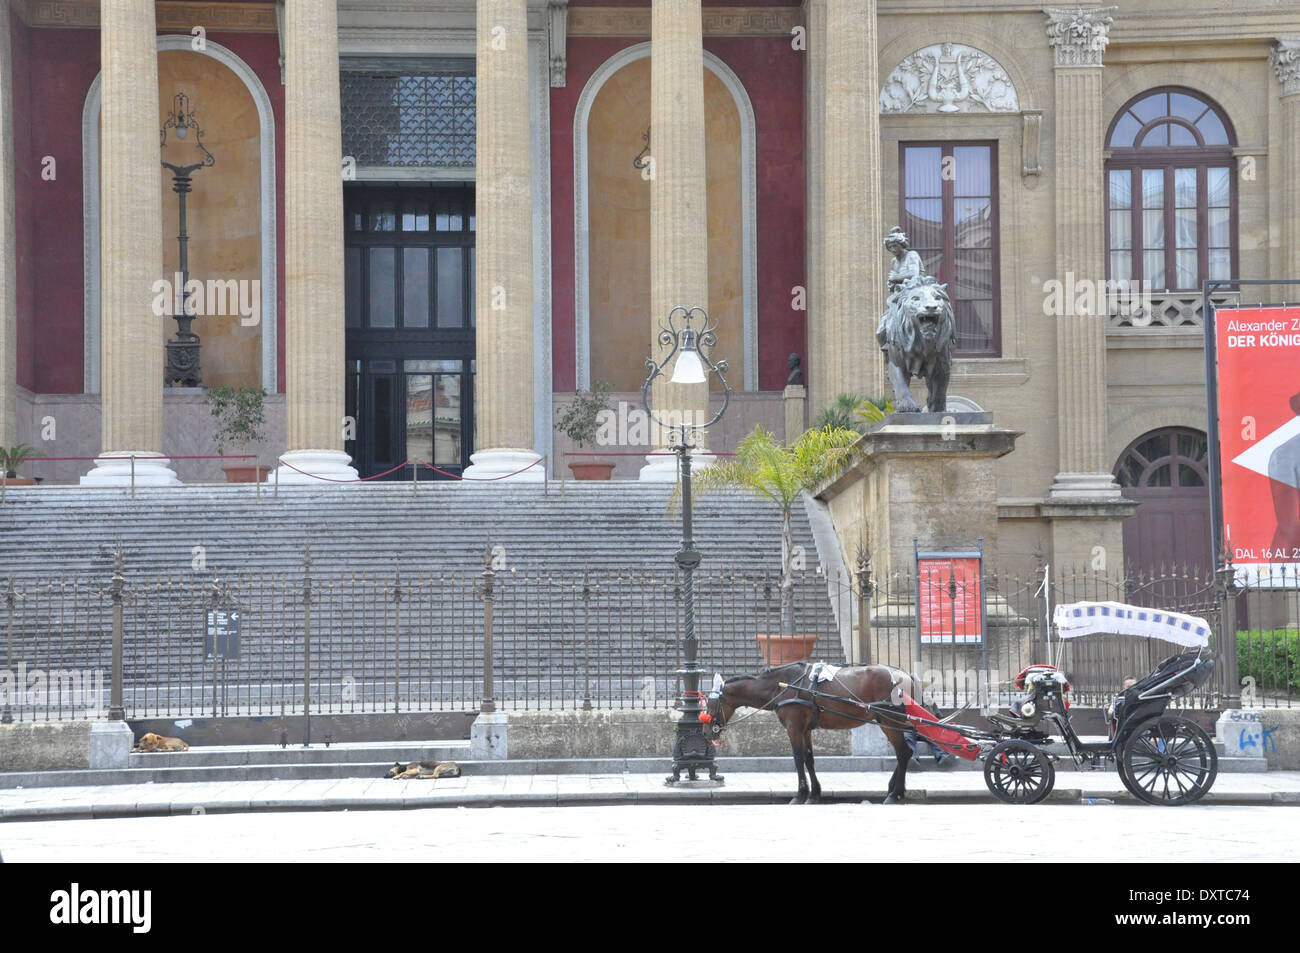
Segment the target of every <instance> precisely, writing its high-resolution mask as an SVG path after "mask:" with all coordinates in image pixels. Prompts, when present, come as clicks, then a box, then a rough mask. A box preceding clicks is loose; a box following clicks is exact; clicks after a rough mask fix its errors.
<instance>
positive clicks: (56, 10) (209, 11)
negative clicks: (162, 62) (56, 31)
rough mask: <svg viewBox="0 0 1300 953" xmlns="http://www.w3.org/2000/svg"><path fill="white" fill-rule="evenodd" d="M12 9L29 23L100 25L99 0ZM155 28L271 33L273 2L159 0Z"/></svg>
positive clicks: (45, 0)
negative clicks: (197, 27) (184, 0)
mask: <svg viewBox="0 0 1300 953" xmlns="http://www.w3.org/2000/svg"><path fill="white" fill-rule="evenodd" d="M13 7H14V10H15V11H16V12H17V13H18V16H19V18H20V19H21V20H22V21H23V23H25V24H27V26H30V27H55V28H63V29H88V30H94V29H98V28H99V2H98V0H14V4H13ZM155 10H156V15H157V19H158V29H159V30H162V31H172V30H181V31H184V32H186V33H188V32H189V31H190V30H191V29H193V28H194V27H196V26H201V27H203V29H204V30H206V31H208V32H209V33H214V32H229V33H274V32H276V23H275V4H274V3H196V2H182V0H158V3H157V4H156V6H155Z"/></svg>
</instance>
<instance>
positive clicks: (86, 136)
mask: <svg viewBox="0 0 1300 953" xmlns="http://www.w3.org/2000/svg"><path fill="white" fill-rule="evenodd" d="M193 39H194V38H193V37H191V36H190V35H189V34H183V35H182V34H168V35H164V36H159V37H158V44H157V49H158V52H159V53H162V52H167V51H185V52H192V53H194V54H195V55H201V56H208V57H211V58H212V59H214V60H216V61H217V62H219V63H221V64H222V65H224V66H226V67H228V68H229V69H230V70H231V72H233V73H234V74H235V76H237V77H238V78H239V79H240V81H241V82H242V83H243V84H244V86H245V87H246V88H247V90H248V92H249V95H251V96H252V99H253V103H254V105H255V106H256V108H257V120H258V129H259V142H258V152H259V161H258V171H259V182H258V192H259V196H258V209H259V218H260V227H259V235H260V237H261V242H260V244H261V248H260V254H259V256H258V260H259V264H260V280H261V300H260V307H261V315H260V332H261V361H260V365H261V385H262V387H263V388H264V389H265V390H266V391H268V392H269V393H275V391H276V389H277V375H276V337H277V335H276V331H277V322H278V319H279V314H278V306H277V302H278V291H277V288H278V281H277V270H276V232H275V228H276V209H275V114H274V112H273V110H272V108H271V98H270V96H268V95H267V92H266V88H265V87H264V86H263V85H262V81H261V80H260V79H259V78H258V76H257V74H256V73H255V72H254V71H253V69H252V68H251V67H250V66H249V65H248V64H247V63H245V62H244V61H243V60H242V59H241V58H240V57H239V56H238V55H237V54H235V53H234V52H232V51H231V50H229V49H227V48H226V47H224V46H222V45H221V44H219V43H215V42H213V41H212V40H208V41H207V42H206V44H205V48H204V49H203V50H193V49H192V48H191V43H192V42H193ZM101 83H102V74H99V75H96V76H95V79H94V81H93V82H92V83H91V84H90V90H89V91H88V92H87V93H86V102H85V106H84V107H83V108H82V113H81V149H82V166H81V167H82V208H83V212H84V214H83V249H84V255H83V269H82V274H83V283H84V295H83V300H84V329H85V330H84V337H83V340H84V361H85V363H84V377H83V385H82V390H83V391H84V392H85V393H87V394H97V393H99V388H100V334H99V113H100V105H101V102H102V99H103V93H102V89H101ZM162 105H163V106H164V112H165V107H166V103H165V102H164V103H163V104H162ZM199 118H200V121H202V116H200V117H199ZM218 161H219V160H218ZM163 174H164V179H166V178H167V173H166V172H165V170H164V173H163ZM167 226H168V218H167V216H166V215H164V219H163V241H164V243H166V242H167V240H168V236H169V229H168V227H167ZM171 235H172V239H173V242H174V229H173V230H172V231H171ZM193 277H196V278H197V277H199V275H197V274H195V275H193ZM196 330H197V331H198V333H199V334H200V336H202V334H203V330H202V327H201V326H199V327H196ZM161 373H162V368H159V376H160V377H161Z"/></svg>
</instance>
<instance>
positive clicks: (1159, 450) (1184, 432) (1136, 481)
mask: <svg viewBox="0 0 1300 953" xmlns="http://www.w3.org/2000/svg"><path fill="white" fill-rule="evenodd" d="M1208 449H1209V443H1208V441H1207V440H1206V436H1205V434H1204V433H1203V432H1201V431H1199V430H1193V429H1191V428H1189V427H1164V428H1161V429H1160V430H1152V431H1149V432H1148V433H1145V434H1143V435H1142V436H1141V437H1138V438H1137V439H1136V440H1134V441H1133V442H1132V443H1131V444H1129V446H1128V448H1127V449H1126V450H1125V451H1124V452H1123V453H1122V454H1120V458H1119V462H1118V463H1117V464H1116V465H1115V480H1116V482H1118V483H1119V485H1120V486H1121V487H1122V488H1123V494H1124V496H1125V497H1127V498H1128V499H1130V500H1137V501H1138V502H1139V503H1140V504H1141V505H1140V506H1139V507H1138V510H1137V513H1136V514H1134V515H1133V516H1131V517H1129V518H1128V519H1127V520H1125V521H1124V560H1125V564H1126V568H1128V569H1129V570H1130V571H1137V572H1140V573H1145V574H1163V573H1165V572H1168V571H1169V570H1170V569H1172V568H1173V567H1177V568H1178V569H1179V570H1180V571H1181V570H1182V569H1183V568H1184V567H1186V568H1187V569H1188V570H1189V571H1192V572H1194V573H1196V574H1203V573H1207V572H1210V571H1211V570H1212V569H1213V564H1212V561H1211V558H1210V550H1211V548H1212V544H1211V542H1210V539H1211V537H1210V492H1209V475H1208V472H1207V469H1206V456H1207V452H1208Z"/></svg>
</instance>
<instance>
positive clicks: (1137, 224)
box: [1105, 86, 1238, 291]
mask: <svg viewBox="0 0 1300 953" xmlns="http://www.w3.org/2000/svg"><path fill="white" fill-rule="evenodd" d="M1170 93H1180V94H1182V95H1184V96H1188V97H1191V98H1193V99H1195V100H1197V101H1198V102H1200V103H1201V104H1203V105H1204V106H1205V110H1204V111H1203V112H1201V113H1200V114H1199V115H1198V116H1197V117H1196V119H1195V120H1192V121H1189V120H1187V119H1184V118H1183V117H1180V116H1176V115H1173V114H1172V113H1171V112H1170V111H1169V110H1166V111H1165V112H1164V113H1163V114H1161V115H1159V116H1156V117H1154V118H1152V119H1150V120H1146V121H1143V120H1141V118H1140V117H1138V116H1137V115H1135V114H1133V113H1131V112H1130V110H1131V109H1132V108H1133V107H1134V106H1136V105H1137V104H1139V103H1141V102H1142V101H1143V100H1145V99H1147V98H1149V97H1151V96H1154V95H1157V94H1170ZM1207 113H1212V114H1213V115H1214V116H1215V117H1216V118H1217V119H1218V121H1219V122H1220V123H1222V125H1223V129H1224V133H1225V136H1226V138H1227V142H1226V143H1223V144H1212V145H1206V144H1205V138H1204V136H1203V135H1202V132H1201V130H1200V129H1199V128H1198V126H1197V124H1198V123H1200V122H1201V120H1202V119H1204V118H1205V116H1206V115H1207ZM1126 116H1132V118H1134V119H1136V120H1137V121H1138V122H1141V123H1142V125H1141V127H1140V128H1139V129H1138V130H1137V132H1136V133H1135V134H1134V137H1133V142H1134V143H1135V145H1133V146H1113V145H1112V143H1113V142H1114V138H1115V134H1116V129H1117V127H1118V126H1119V124H1120V122H1121V121H1123V120H1124V118H1125V117H1126ZM1161 126H1177V127H1179V128H1182V129H1187V130H1189V131H1190V132H1191V135H1192V137H1193V138H1194V139H1195V140H1196V143H1197V144H1196V145H1194V146H1167V145H1166V146H1144V145H1141V144H1140V143H1142V142H1143V140H1144V139H1145V138H1146V137H1148V136H1149V135H1150V134H1151V133H1152V132H1154V131H1155V130H1156V129H1157V128H1158V127H1161ZM1236 144H1237V135H1236V130H1235V129H1234V127H1233V125H1232V121H1231V120H1230V119H1229V118H1228V115H1227V113H1226V112H1225V111H1224V110H1223V108H1222V107H1221V106H1220V105H1219V104H1218V103H1216V102H1215V101H1214V100H1213V99H1211V98H1210V97H1209V96H1206V95H1205V94H1204V93H1201V92H1199V91H1198V90H1195V89H1190V88H1188V87H1185V86H1157V87H1153V88H1151V89H1147V90H1144V91H1142V92H1141V93H1139V94H1137V95H1136V96H1134V97H1133V98H1131V99H1130V100H1129V101H1128V102H1126V103H1125V104H1124V105H1123V106H1122V107H1121V108H1120V109H1119V110H1117V111H1116V113H1115V115H1114V116H1113V117H1112V118H1111V121H1110V125H1109V126H1108V127H1107V129H1106V148H1107V150H1108V151H1109V156H1108V158H1107V159H1106V163H1105V176H1106V253H1107V254H1106V277H1107V278H1108V279H1110V280H1120V281H1122V280H1133V281H1142V282H1144V283H1146V286H1147V287H1148V288H1149V290H1151V291H1199V290H1200V288H1201V287H1202V285H1203V284H1204V282H1205V281H1206V280H1207V279H1208V278H1210V277H1215V278H1230V277H1233V276H1234V275H1236V274H1237V273H1238V242H1237V217H1238V203H1237V175H1236V172H1237V162H1236V158H1235V157H1234V156H1233V148H1234V147H1235V146H1236ZM1177 169H1194V170H1195V173H1196V249H1195V250H1196V281H1195V283H1194V284H1193V285H1190V286H1188V287H1169V285H1171V284H1175V285H1176V284H1178V282H1177V275H1178V271H1177V253H1178V251H1179V249H1178V247H1177V238H1176V236H1177V229H1176V224H1175V213H1176V198H1175V193H1176V186H1175V170H1177ZM1210 169H1226V170H1227V172H1228V176H1227V178H1228V190H1229V191H1228V245H1227V248H1228V272H1229V273H1228V274H1222V273H1221V272H1220V273H1216V274H1213V275H1211V266H1210V261H1209V253H1210V244H1209V239H1210V236H1209V204H1208V202H1209V187H1208V182H1207V179H1208V176H1209V170H1210ZM1144 171H1152V172H1155V171H1159V172H1160V173H1161V174H1162V176H1163V191H1162V205H1163V208H1162V211H1163V216H1162V219H1163V225H1164V228H1163V232H1164V248H1163V252H1164V269H1163V276H1162V278H1163V280H1161V281H1160V282H1159V283H1158V284H1153V283H1152V280H1153V279H1152V277H1151V276H1150V275H1147V274H1146V270H1147V269H1146V268H1145V262H1144V257H1145V256H1144V254H1143V252H1144V245H1145V237H1146V236H1145V235H1144V229H1143V204H1144V203H1143V188H1142V182H1143V172H1144ZM1113 172H1120V173H1122V172H1128V173H1129V174H1130V179H1129V184H1130V190H1129V207H1128V208H1127V209H1124V208H1114V207H1113V203H1114V201H1115V198H1116V196H1115V193H1114V192H1113V190H1112V187H1111V182H1112V173H1113ZM1216 207H1221V206H1216ZM1126 211H1127V212H1128V214H1129V216H1130V219H1129V221H1130V230H1129V235H1130V243H1129V247H1128V248H1126V249H1125V248H1115V247H1113V238H1112V221H1113V215H1115V214H1119V213H1122V212H1126ZM1149 211H1155V210H1154V209H1152V210H1149ZM1215 247H1216V248H1221V247H1223V246H1215ZM1151 250H1153V251H1155V250H1158V249H1151ZM1187 250H1190V249H1184V251H1187ZM1117 256H1127V263H1128V271H1127V273H1124V272H1123V270H1122V269H1117V268H1116V267H1115V266H1116V258H1117Z"/></svg>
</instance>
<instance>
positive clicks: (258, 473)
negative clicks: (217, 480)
mask: <svg viewBox="0 0 1300 953" xmlns="http://www.w3.org/2000/svg"><path fill="white" fill-rule="evenodd" d="M221 469H222V471H223V472H224V473H225V474H226V482H227V483H262V482H264V481H265V480H266V475H267V474H268V473H270V472H271V468H270V467H269V466H263V465H262V464H260V463H258V464H252V463H223V464H222V465H221Z"/></svg>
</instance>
